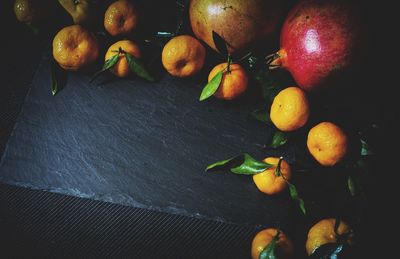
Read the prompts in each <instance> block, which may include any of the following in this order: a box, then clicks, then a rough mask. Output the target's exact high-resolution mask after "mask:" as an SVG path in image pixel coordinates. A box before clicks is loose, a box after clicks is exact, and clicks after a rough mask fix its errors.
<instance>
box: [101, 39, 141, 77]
mask: <svg viewBox="0 0 400 259" xmlns="http://www.w3.org/2000/svg"><path fill="white" fill-rule="evenodd" d="M120 48H121V50H122V51H124V52H126V53H129V54H131V55H132V56H134V57H135V58H140V57H141V52H140V49H139V47H138V45H136V43H134V42H132V41H130V40H121V41H118V42H116V43H114V44H113V45H111V46H110V47H109V48H108V50H107V52H106V55H105V58H104V60H105V61H107V60H108V59H110V58H111V57H112V56H114V55H119V57H118V61H117V63H116V64H115V65H114V66H113V67H112V69H110V71H111V72H112V73H113V74H114V75H116V76H118V77H127V76H129V75H130V74H131V70H130V68H129V64H128V61H127V60H126V58H125V54H124V53H119V54H118V51H119V49H120Z"/></svg>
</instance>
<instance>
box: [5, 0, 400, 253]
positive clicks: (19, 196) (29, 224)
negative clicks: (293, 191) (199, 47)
mask: <svg viewBox="0 0 400 259" xmlns="http://www.w3.org/2000/svg"><path fill="white" fill-rule="evenodd" d="M173 2H174V1H146V3H145V4H144V7H145V8H148V9H150V10H152V11H153V14H154V16H152V17H157V19H154V18H152V19H150V22H149V23H148V26H149V28H152V29H151V30H150V31H153V32H155V31H164V30H166V31H169V30H172V29H173V28H175V24H176V21H175V20H174V19H170V18H168V17H170V16H169V14H170V13H171V12H174V13H177V14H178V13H179V11H178V10H177V9H176V6H175V5H174V3H173ZM156 5H157V8H156V7H155V6H156ZM160 5H162V7H160ZM360 6H361V7H362V8H361V11H362V13H363V18H364V24H365V28H366V32H367V33H366V35H367V36H366V38H365V39H366V44H365V45H366V46H367V49H366V53H368V54H366V55H365V62H364V65H363V66H362V67H361V68H360V69H359V70H358V71H356V72H355V73H354V74H353V75H352V77H353V78H352V80H353V81H354V82H357V83H356V85H357V88H356V90H355V91H349V92H345V93H343V94H341V96H335V98H339V99H338V102H339V103H340V104H343V105H342V106H341V108H340V110H339V111H338V112H337V113H335V114H336V115H335V116H340V114H347V116H344V118H347V119H348V121H347V122H346V121H345V122H344V123H349V122H350V121H351V122H355V123H358V124H359V125H357V126H361V127H362V125H363V124H365V127H367V125H368V124H370V123H371V122H373V123H376V124H378V125H379V126H380V127H379V129H378V130H377V131H373V132H370V133H369V139H371V142H372V143H373V146H374V147H375V149H376V150H377V153H378V154H382V153H385V157H386V158H385V160H382V159H381V157H378V158H377V161H376V163H375V164H376V165H377V166H376V167H375V168H374V169H375V170H376V171H375V172H374V174H373V176H372V180H371V181H372V182H373V183H379V184H371V185H370V186H372V187H370V189H369V190H368V193H369V197H370V199H369V200H368V202H367V203H364V202H363V203H357V204H361V205H359V207H360V208H355V207H354V206H352V205H353V203H350V202H349V203H348V204H345V205H343V204H336V201H335V199H333V198H332V196H336V197H337V196H338V195H340V194H339V193H335V194H331V195H326V194H323V191H324V190H323V187H321V188H316V190H314V191H310V192H309V193H307V192H305V195H306V196H307V195H308V196H313V195H319V194H322V195H320V197H314V198H315V199H314V200H315V204H316V205H320V204H323V203H325V207H323V208H320V209H318V210H317V213H315V214H314V215H312V216H311V217H310V218H308V219H306V220H301V221H300V222H299V225H300V226H299V227H298V229H299V230H298V232H299V233H298V234H297V236H299V237H297V238H296V237H295V242H296V241H297V245H298V246H300V247H301V244H302V243H301V241H302V239H303V238H304V237H301V236H302V235H304V233H302V231H301V230H304V229H306V227H307V226H310V225H311V224H312V222H315V219H317V218H320V217H322V216H328V215H332V214H333V212H337V211H338V208H339V207H340V210H343V211H344V212H343V213H344V214H346V215H350V214H352V215H353V212H354V213H357V215H358V216H362V220H361V221H358V222H356V223H357V224H358V225H359V237H360V242H359V243H360V247H361V250H362V252H361V253H362V254H363V257H364V258H373V255H375V254H379V253H381V249H380V248H378V249H371V247H380V246H379V245H380V244H381V243H382V241H381V240H380V238H379V236H380V235H382V234H383V233H384V232H385V229H387V226H390V225H391V221H390V219H386V217H387V215H384V216H383V214H385V210H384V208H383V207H384V203H385V202H382V201H387V200H390V197H392V196H391V195H386V194H387V190H388V189H389V190H390V188H389V186H391V184H390V182H391V181H390V175H389V176H388V174H390V172H392V171H393V168H394V166H392V165H391V163H388V162H387V161H388V160H389V159H392V154H393V153H392V152H390V150H392V148H393V146H394V145H395V143H394V141H392V136H394V135H395V134H394V133H395V130H394V129H393V127H392V125H395V123H394V121H395V118H396V115H395V112H394V111H395V110H396V108H395V107H396V106H397V105H396V95H395V94H393V93H394V90H393V87H394V86H395V85H397V84H396V83H395V81H392V76H391V75H392V74H393V73H392V72H391V70H390V65H388V64H389V63H388V62H387V61H388V59H389V60H391V59H392V58H391V57H393V58H394V53H395V48H393V47H392V46H393V45H394V44H393V43H394V42H392V41H391V40H390V38H391V35H392V34H393V32H392V31H391V29H390V28H391V26H393V24H391V23H389V22H387V21H386V20H387V19H388V18H389V19H390V18H391V17H394V16H391V15H390V9H391V8H389V7H388V6H385V7H384V8H383V7H382V5H378V4H376V3H362V4H361V5H360ZM10 10H12V1H7V2H6V3H2V8H1V9H0V11H1V31H2V33H3V35H4V36H5V37H4V38H3V39H2V47H1V49H2V50H3V57H2V59H3V62H2V70H1V71H2V72H1V80H2V83H1V86H0V154H1V153H2V151H3V149H4V147H5V143H6V141H7V139H8V137H9V134H10V132H11V131H12V129H13V127H14V123H15V120H16V118H17V116H18V114H19V112H20V108H21V105H22V103H23V101H24V98H25V95H26V93H27V91H28V89H29V86H30V84H29V82H30V80H31V78H32V76H33V74H34V72H35V70H36V67H37V64H38V62H39V59H40V56H41V54H42V51H43V50H44V49H46V48H48V47H49V45H48V44H49V39H48V38H47V37H46V35H45V34H43V35H40V34H39V35H38V36H34V35H33V34H32V33H31V31H30V30H29V29H28V28H27V27H26V26H25V25H23V24H20V23H18V22H17V21H16V20H15V19H14V16H13V13H12V12H10ZM168 10H170V11H168ZM59 18H60V17H59ZM57 21H58V22H59V24H57ZM64 22H65V23H68V16H64V17H61V18H60V19H57V20H56V19H55V23H54V24H51V26H49V27H48V28H46V30H48V31H50V33H49V34H48V35H51V32H55V31H57V29H58V28H61V27H62V26H63V24H64ZM392 44H393V45H392ZM211 58H215V59H218V57H211ZM349 100H351V102H350V104H349ZM353 101H354V102H353ZM349 114H352V115H349ZM354 117H356V118H357V119H356V120H353V118H354ZM354 126H355V125H354ZM383 161H384V162H383ZM379 171H381V172H379ZM382 172H383V173H382ZM388 172H389V173H388ZM382 174H384V175H385V176H382ZM314 178H315V177H314ZM309 179H310V178H305V179H303V181H304V182H302V181H301V180H300V182H299V184H300V186H302V185H303V186H306V185H307V184H308V183H307V181H308V180H309ZM314 180H315V179H314ZM382 182H383V183H382ZM386 186H387V187H386ZM0 188H1V191H0V212H1V214H0V227H1V228H0V237H1V239H0V241H1V244H2V246H3V247H4V248H5V249H6V250H4V251H7V252H11V253H12V254H14V255H16V256H18V255H20V256H22V255H25V256H26V255H34V254H37V255H41V256H43V255H44V256H47V257H50V256H57V257H71V256H85V255H87V256H100V257H102V256H124V255H132V254H135V253H136V254H138V255H142V256H143V257H147V256H149V254H151V253H149V250H151V248H152V247H154V246H157V245H159V244H160V243H163V244H164V246H161V247H162V248H164V247H168V248H169V249H172V250H174V252H175V254H174V253H172V252H171V253H167V254H169V255H170V256H172V257H177V255H181V256H182V255H188V254H190V253H191V252H188V251H190V250H191V249H192V247H190V245H193V244H196V245H197V246H198V247H197V248H201V249H204V250H207V251H204V252H202V253H201V252H198V251H197V253H195V252H193V253H192V254H191V255H192V257H196V256H197V257H201V258H207V257H210V256H212V255H214V256H215V255H218V256H217V257H222V254H221V250H224V251H229V248H230V247H236V248H242V250H246V249H247V247H246V245H244V243H246V242H249V240H251V238H252V235H253V234H254V229H252V228H248V227H246V226H224V225H220V226H217V225H213V224H216V223H213V222H209V224H210V225H206V224H205V223H202V222H201V221H196V220H188V219H180V218H179V217H178V216H173V215H167V214H159V215H153V214H152V216H150V215H149V216H148V218H147V219H146V217H143V214H146V212H143V211H140V210H137V209H136V210H135V209H133V208H128V207H123V206H120V205H112V204H105V203H101V202H95V201H91V200H84V199H78V198H72V197H66V196H62V195H57V194H49V193H44V192H39V191H32V190H27V189H22V188H16V187H12V186H5V185H1V187H0ZM300 188H301V187H300ZM318 192H320V193H318ZM327 196H329V197H328V198H329V199H328V202H326V201H327V200H326V198H327ZM382 198H383V199H382ZM39 201H40V203H39ZM355 211H356V212H355ZM102 215H103V216H102ZM140 217H142V218H145V219H143V222H144V223H143V224H145V222H147V223H148V224H150V222H152V221H153V220H154V219H155V218H156V219H159V220H161V221H164V222H182V224H177V225H178V226H179V225H180V226H181V229H177V230H176V232H175V235H176V237H175V236H173V235H172V236H169V235H170V234H171V233H169V232H168V231H164V230H163V229H167V227H166V226H169V225H168V224H169V223H165V226H164V228H159V229H161V233H164V235H166V236H162V235H161V237H159V238H160V240H157V239H155V240H153V237H154V233H150V234H149V233H147V234H148V236H141V237H139V239H141V240H146V241H144V242H143V244H141V245H140V244H139V245H138V244H137V243H136V245H137V246H138V247H136V246H130V241H132V240H134V239H135V238H138V236H137V235H139V234H138V233H141V232H140V229H139V231H138V230H137V229H136V228H135V226H136V222H137V221H138V218H140ZM177 217H178V218H177ZM116 218H117V219H116ZM384 218H385V220H383V219H384ZM179 220H181V221H179ZM184 222H186V223H184ZM78 223H79V224H78ZM202 224H204V225H202ZM206 226H207V227H206ZM184 229H186V230H187V229H189V230H190V229H203V232H201V231H200V232H198V234H197V235H195V236H194V237H193V239H192V240H188V241H187V242H188V243H187V244H186V245H179V246H178V245H176V244H175V245H174V240H177V241H175V242H176V243H179V242H183V240H187V239H188V238H189V237H190V236H191V235H193V233H190V231H188V232H187V233H185V232H184V231H185V230H184ZM215 229H218V231H215V232H213V230H215ZM153 231H155V232H157V229H154V230H153ZM163 231H164V232H163ZM224 231H225V232H224ZM158 233H160V232H158ZM177 233H181V234H180V235H177ZM182 233H184V234H182ZM213 233H214V239H212V238H211V239H209V241H210V240H212V241H213V242H209V243H207V242H203V243H201V242H200V240H201V239H204V238H203V237H204V236H207V237H210V234H213ZM135 235H136V236H135ZM142 235H143V234H142ZM371 235H372V236H374V237H376V238H371ZM211 236H212V235H211ZM235 236H241V238H237V239H235V238H234V237H235ZM223 239H225V240H223ZM166 240H168V241H166ZM228 241H229V242H228ZM235 242H236V243H235ZM228 243H229V244H228ZM195 248H196V247H195ZM146 249H147V251H146ZM179 249H181V250H180V251H179ZM300 249H302V248H300ZM138 251H140V252H138ZM155 251H157V249H155ZM235 251H237V250H235ZM169 252H170V251H169ZM4 253H6V252H4ZM247 253H248V251H246V252H245V253H242V254H241V255H243V254H244V255H246V254H247ZM161 254H163V253H159V252H155V254H153V255H155V257H157V255H161ZM300 254H301V253H300ZM226 255H227V256H228V255H230V256H232V257H233V258H236V257H240V256H239V255H240V254H230V253H229V252H227V254H226ZM166 257H168V256H166Z"/></svg>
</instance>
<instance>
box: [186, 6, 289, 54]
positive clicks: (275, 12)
mask: <svg viewBox="0 0 400 259" xmlns="http://www.w3.org/2000/svg"><path fill="white" fill-rule="evenodd" d="M285 4H287V2H286V3H285V1H273V0H272V1H271V0H230V1H225V0H191V1H190V5H189V18H190V24H191V26H192V29H193V32H194V34H195V35H196V37H197V38H199V39H201V40H202V41H204V42H205V43H207V45H209V46H210V47H211V48H213V49H215V50H217V49H216V46H215V44H214V40H213V36H212V35H213V33H212V32H213V31H215V32H216V33H218V34H219V35H220V36H221V37H222V38H223V39H224V40H225V41H226V42H227V43H228V44H227V45H228V51H229V52H230V53H234V52H237V53H240V52H247V51H246V50H248V49H249V48H252V47H254V46H255V45H261V44H260V43H261V42H264V41H265V40H266V39H268V38H269V37H270V36H272V34H273V33H274V32H275V31H276V30H277V29H278V25H279V21H280V20H281V18H283V17H284V16H285Z"/></svg>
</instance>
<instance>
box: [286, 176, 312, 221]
mask: <svg viewBox="0 0 400 259" xmlns="http://www.w3.org/2000/svg"><path fill="white" fill-rule="evenodd" d="M286 182H287V184H288V186H289V193H290V197H291V198H292V200H294V201H296V202H297V203H298V204H299V207H300V209H301V211H302V212H303V214H304V215H307V212H306V207H305V205H304V200H303V199H302V198H300V197H299V194H298V192H297V189H296V186H294V185H293V184H292V183H290V182H288V181H286Z"/></svg>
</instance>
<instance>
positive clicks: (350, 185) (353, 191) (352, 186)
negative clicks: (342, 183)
mask: <svg viewBox="0 0 400 259" xmlns="http://www.w3.org/2000/svg"><path fill="white" fill-rule="evenodd" d="M347 188H349V191H350V194H351V196H355V195H356V193H357V190H356V184H355V182H354V179H353V177H352V176H351V175H349V177H348V178H347Z"/></svg>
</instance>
